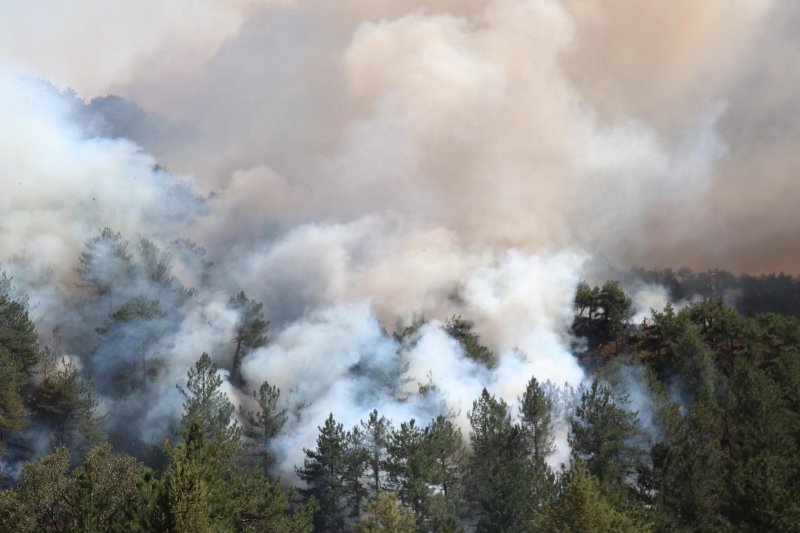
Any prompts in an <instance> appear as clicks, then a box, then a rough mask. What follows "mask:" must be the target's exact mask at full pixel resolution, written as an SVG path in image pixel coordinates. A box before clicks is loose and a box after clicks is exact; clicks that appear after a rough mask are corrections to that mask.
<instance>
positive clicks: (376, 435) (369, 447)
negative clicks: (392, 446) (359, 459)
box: [361, 410, 392, 494]
mask: <svg viewBox="0 0 800 533" xmlns="http://www.w3.org/2000/svg"><path fill="white" fill-rule="evenodd" d="M361 429H362V433H363V435H364V441H363V444H364V446H365V447H366V451H367V454H368V456H369V458H368V460H367V461H368V463H369V474H370V484H371V488H372V493H373V494H377V493H378V492H380V491H381V490H382V489H383V488H384V485H385V481H384V477H385V470H386V468H385V463H386V444H387V441H388V439H389V434H390V433H391V431H392V424H391V422H389V421H388V420H387V419H386V417H383V416H381V417H379V416H378V411H377V410H374V411H372V412H371V413H370V414H369V417H368V418H367V421H366V422H364V421H362V422H361Z"/></svg>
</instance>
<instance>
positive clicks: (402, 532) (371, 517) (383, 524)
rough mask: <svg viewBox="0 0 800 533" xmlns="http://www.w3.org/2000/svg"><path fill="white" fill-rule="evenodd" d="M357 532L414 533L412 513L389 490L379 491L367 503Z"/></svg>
mask: <svg viewBox="0 0 800 533" xmlns="http://www.w3.org/2000/svg"><path fill="white" fill-rule="evenodd" d="M356 531H357V532H358V533H380V532H382V531H385V532H391V533H414V531H416V529H415V527H414V513H412V512H411V510H410V509H408V508H406V507H404V506H403V505H402V504H401V503H400V501H399V500H398V498H397V496H396V495H395V494H393V493H391V492H383V493H379V494H377V495H376V496H375V499H374V500H373V501H371V502H370V503H369V504H367V506H366V509H364V516H363V517H362V518H361V520H359V522H358V527H357V528H356Z"/></svg>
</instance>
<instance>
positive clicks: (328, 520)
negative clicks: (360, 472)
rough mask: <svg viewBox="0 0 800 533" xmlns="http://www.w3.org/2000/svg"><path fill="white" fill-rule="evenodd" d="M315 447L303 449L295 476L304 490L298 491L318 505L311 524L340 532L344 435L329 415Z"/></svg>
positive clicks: (343, 473)
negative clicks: (303, 459)
mask: <svg viewBox="0 0 800 533" xmlns="http://www.w3.org/2000/svg"><path fill="white" fill-rule="evenodd" d="M319 430H320V434H319V436H318V437H317V447H316V449H314V450H307V449H304V450H303V451H304V452H305V454H306V459H305V461H304V463H303V466H302V468H298V469H297V475H298V476H299V477H300V479H302V480H303V481H305V482H306V484H307V485H308V487H307V488H306V489H303V490H301V492H302V493H303V494H304V495H305V496H306V497H313V498H314V499H315V500H316V502H317V505H318V509H317V512H316V513H315V515H314V525H315V527H316V528H317V529H319V530H322V531H342V530H343V529H344V523H345V515H346V514H347V513H346V512H344V510H345V506H346V493H345V488H344V484H345V483H344V479H345V475H346V471H347V433H346V432H345V431H344V428H343V427H342V425H341V424H337V423H336V421H335V420H334V419H333V415H332V414H331V415H330V416H329V417H328V418H327V419H326V420H325V424H324V425H323V426H322V427H320V428H319Z"/></svg>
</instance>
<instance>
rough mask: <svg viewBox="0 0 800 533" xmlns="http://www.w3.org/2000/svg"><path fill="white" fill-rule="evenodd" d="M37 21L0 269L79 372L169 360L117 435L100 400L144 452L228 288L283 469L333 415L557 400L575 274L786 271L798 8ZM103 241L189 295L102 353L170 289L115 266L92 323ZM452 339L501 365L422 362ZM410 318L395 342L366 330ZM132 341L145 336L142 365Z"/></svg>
mask: <svg viewBox="0 0 800 533" xmlns="http://www.w3.org/2000/svg"><path fill="white" fill-rule="evenodd" d="M44 4H52V5H50V8H53V9H50V11H49V12H50V13H54V14H53V15H52V16H49V17H46V24H40V23H39V21H40V18H41V17H40V16H39V11H37V9H39V8H41V5H40V4H37V5H38V6H39V7H38V8H37V7H35V6H34V4H31V3H18V4H16V5H14V6H13V7H8V8H4V9H7V11H6V12H5V13H4V16H3V17H0V43H2V44H3V46H0V50H2V52H1V53H0V158H2V160H3V161H4V165H3V168H0V186H2V191H3V194H2V195H0V261H2V264H3V267H4V268H5V269H6V270H7V271H8V272H9V273H10V274H11V275H13V276H14V278H15V283H16V285H17V288H18V289H19V290H21V291H25V292H28V293H29V294H30V296H31V303H32V307H33V312H34V315H35V316H36V317H37V320H38V321H39V326H40V331H41V332H42V333H43V334H44V335H45V337H46V336H47V335H48V334H49V332H50V331H51V330H52V328H54V327H55V326H61V330H62V332H63V333H62V334H63V335H65V339H66V341H65V342H66V346H65V348H64V349H65V351H68V352H70V353H72V354H75V355H76V356H78V357H79V358H80V359H81V360H82V361H83V362H84V364H85V365H87V366H86V367H85V370H86V371H87V372H97V373H102V368H103V367H102V365H101V364H100V361H103V362H108V361H112V362H114V361H116V359H115V358H124V357H125V356H124V354H123V352H124V351H125V350H116V351H115V350H113V349H111V348H112V347H113V346H114V344H113V343H111V340H109V339H113V340H114V343H119V342H127V343H129V345H130V346H129V348H130V349H129V350H128V351H129V352H130V353H134V354H136V357H141V358H143V359H146V358H147V357H152V358H153V359H154V360H155V359H158V360H161V361H163V362H164V366H163V368H161V370H160V371H159V373H158V374H157V375H156V377H155V378H153V379H152V380H151V381H149V382H147V381H146V378H143V379H145V381H146V384H145V388H143V389H142V390H141V391H140V392H139V393H138V394H139V397H138V399H137V401H138V402H139V404H140V405H139V406H137V407H131V406H135V405H136V403H137V402H135V401H126V402H119V401H117V400H116V399H115V398H114V397H113V394H111V393H110V392H105V393H104V401H105V403H106V407H107V409H108V410H109V412H111V411H112V410H113V409H118V410H119V409H122V410H124V412H125V413H127V414H126V415H125V416H124V417H121V420H123V421H122V422H121V423H123V424H124V423H126V422H127V421H129V420H136V421H138V422H139V423H140V431H141V432H142V433H143V434H144V436H145V438H146V439H157V438H158V437H159V435H161V434H163V432H166V431H168V428H169V425H170V424H171V423H172V422H174V420H175V417H176V416H177V414H178V413H179V412H180V409H181V406H180V397H179V395H178V394H177V391H176V390H175V389H174V385H175V383H176V382H177V381H179V380H180V379H181V377H182V376H184V375H185V372H186V369H187V368H188V366H189V365H190V364H191V363H192V362H193V361H194V360H196V359H197V357H198V356H199V354H200V353H201V352H203V351H207V352H209V353H211V354H212V355H213V357H214V358H215V359H216V360H217V362H218V363H219V364H220V365H222V366H228V365H229V362H230V361H229V358H230V356H231V339H232V337H233V328H234V325H235V322H236V315H235V313H233V312H232V311H231V310H230V309H228V307H227V306H226V303H227V299H228V297H229V296H230V295H232V294H233V293H235V292H237V291H239V290H241V289H244V290H246V291H247V293H248V295H249V296H251V297H254V298H256V299H258V300H260V301H263V302H264V303H265V306H266V310H267V315H268V318H269V319H270V320H271V321H272V326H273V327H272V342H271V343H270V344H269V345H268V346H267V347H265V348H262V349H260V350H258V351H257V352H255V353H253V354H251V355H250V356H249V357H248V359H247V360H246V361H245V364H244V366H243V374H244V377H245V378H246V379H247V380H248V387H250V386H253V385H255V386H257V384H258V383H259V382H260V381H261V380H263V379H267V380H269V381H270V382H271V383H274V384H277V385H279V386H280V387H281V389H282V390H283V391H284V400H285V402H286V405H287V407H289V408H290V413H291V416H292V418H291V420H290V422H289V424H288V426H289V427H291V428H292V431H291V432H290V433H289V434H286V435H283V436H282V437H281V439H279V441H278V443H277V444H278V448H279V450H278V453H279V458H280V460H281V464H282V466H283V467H284V468H286V469H288V468H289V467H290V465H291V464H292V463H293V462H297V461H298V455H297V452H298V450H300V449H301V448H302V446H309V445H311V444H312V441H313V435H314V433H315V431H316V426H317V425H319V424H320V423H321V422H322V420H323V419H324V417H325V415H327V413H328V412H329V411H334V414H335V415H336V416H339V417H341V418H342V421H343V422H345V423H346V424H352V423H354V422H355V421H357V420H358V419H359V418H362V417H364V416H365V415H366V413H367V412H369V411H370V410H371V409H373V408H375V407H377V408H379V409H380V410H381V411H382V412H383V413H384V414H386V415H390V416H392V417H393V418H396V419H398V420H399V419H403V418H407V417H410V416H414V417H417V418H420V419H425V418H427V417H431V416H433V415H434V414H436V413H437V412H441V411H442V410H443V409H449V410H452V411H453V412H454V413H458V416H457V418H458V419H459V420H460V422H461V423H462V424H464V423H465V415H466V411H467V410H468V409H469V408H470V403H471V401H472V400H473V399H474V398H476V397H477V396H478V395H479V393H480V389H481V388H482V387H484V386H486V387H488V388H489V389H490V391H491V392H493V393H495V394H499V395H501V396H502V397H504V398H505V399H506V400H508V401H510V402H511V403H514V402H515V400H516V396H518V395H519V394H521V391H522V388H523V387H524V384H525V382H526V381H527V379H528V378H529V377H530V376H531V375H536V376H537V377H538V378H539V379H541V380H547V379H549V380H551V381H553V382H554V383H558V384H561V383H564V382H568V383H570V384H572V385H577V384H578V383H580V381H581V380H582V379H583V373H582V371H581V369H580V367H579V366H578V365H577V363H576V360H575V358H574V356H573V355H572V354H571V349H570V346H571V339H569V337H568V335H567V333H566V331H567V326H568V325H569V323H570V321H571V319H572V296H573V291H574V287H575V285H576V284H577V282H578V280H579V279H580V278H582V277H586V276H587V275H590V274H591V273H590V270H591V268H592V265H593V264H594V263H593V258H595V257H597V256H599V255H605V256H608V257H612V258H614V260H616V261H618V262H619V263H621V264H623V265H624V264H640V265H644V266H652V265H657V266H677V265H678V264H683V263H687V264H690V265H691V266H695V267H705V266H723V267H726V268H729V269H749V270H751V271H752V270H755V271H757V270H763V269H776V268H782V269H786V270H792V271H793V270H794V269H795V267H794V264H795V259H796V258H795V257H794V256H793V254H794V252H787V253H783V254H777V253H775V250H778V249H781V250H797V249H800V247H797V246H796V244H797V242H796V240H797V235H800V232H798V231H797V229H798V228H797V227H796V224H794V223H793V222H791V221H792V220H795V219H796V217H792V216H787V212H788V211H787V210H788V209H790V208H791V206H793V205H794V204H796V203H797V201H798V200H800V198H798V197H797V195H798V193H797V189H796V187H794V180H793V179H792V177H793V168H795V167H796V166H797V165H796V163H797V160H796V158H797V155H796V150H795V149H794V145H795V143H794V142H793V139H794V138H795V137H796V135H794V133H795V129H796V126H794V125H793V124H794V121H792V120H791V118H790V117H793V116H794V115H793V112H794V111H795V110H796V109H797V99H796V96H795V95H793V94H792V95H790V94H787V93H786V92H785V87H792V86H794V85H795V84H791V83H786V77H787V76H796V74H797V72H796V70H797V67H796V66H794V65H795V64H796V62H792V61H787V60H786V58H788V57H793V52H796V49H797V47H798V44H800V39H798V37H797V36H796V34H795V32H793V31H792V28H793V26H792V24H791V21H792V20H796V19H797V17H798V16H800V9H798V8H796V7H795V6H794V5H793V4H789V3H782V4H774V5H773V3H772V2H769V1H766V0H736V1H726V0H714V1H709V2H702V3H699V2H692V1H689V0H686V1H683V0H681V1H679V2H648V3H642V4H640V5H637V6H636V7H635V8H631V6H630V4H629V3H628V2H622V1H620V0H601V1H597V2H591V3H589V2H584V1H582V0H562V1H557V0H470V1H463V0H461V1H458V2H456V1H453V0H437V1H434V2H426V3H424V5H423V4H422V3H420V2H415V1H411V0H394V1H388V0H383V1H375V2H360V1H354V0H345V1H342V2H337V3H336V4H332V3H330V2H323V1H318V0H296V1H288V0H287V1H284V2H278V1H274V2H270V1H261V2H259V1H256V0H252V1H250V0H239V1H224V0H203V1H200V2H196V1H193V2H183V1H181V2H175V3H170V5H169V7H166V6H165V5H164V4H163V3H160V2H122V3H115V6H114V8H113V10H112V9H111V8H109V7H108V6H107V5H106V4H105V3H103V2H94V1H89V0H87V1H85V2H80V3H79V9H78V8H76V6H75V5H72V6H71V7H70V8H69V9H70V11H69V12H67V11H65V10H66V9H68V8H66V7H65V6H62V5H61V4H59V5H58V6H56V5H55V4H56V3H55V2H45V3H44ZM56 7H57V9H56ZM54 9H56V10H55V11H54ZM72 10H74V11H72ZM97 20H102V21H104V23H103V24H95V23H94V22H92V21H97ZM776 21H777V22H780V23H779V24H776ZM34 22H35V25H34ZM34 26H35V28H34ZM21 76H27V78H25V79H23V78H21ZM30 77H39V78H42V79H46V80H50V81H52V82H53V83H54V84H55V85H56V86H57V87H59V88H61V89H62V90H63V89H64V88H67V87H73V88H75V89H76V90H77V95H76V94H71V93H63V92H58V90H56V89H53V88H52V87H51V86H48V85H47V84H46V83H39V82H33V81H26V80H30ZM109 93H113V94H116V95H119V97H121V98H117V97H113V98H98V99H96V100H94V101H91V102H90V100H91V99H92V98H95V97H103V96H105V95H106V94H109ZM776 117H779V118H780V120H776V119H775V118H776ZM787 117H789V118H787ZM159 165H163V166H159ZM164 167H166V169H168V170H164ZM767 207H769V209H768V210H767V209H766V208H767ZM793 224H794V225H793ZM103 227H110V228H112V229H113V230H114V231H119V232H120V233H121V234H122V236H123V238H124V239H128V240H129V241H130V248H131V250H132V253H133V261H135V262H138V263H137V264H142V265H145V264H146V263H147V257H146V254H145V255H143V254H144V252H142V250H140V248H139V247H140V244H139V239H140V238H147V239H150V240H151V241H152V242H153V243H154V244H155V245H156V246H157V247H158V249H159V253H161V252H164V253H169V254H170V255H169V263H170V266H171V271H172V273H173V274H174V275H175V277H176V279H175V280H173V281H172V282H170V283H172V285H169V287H170V288H169V290H170V291H173V292H174V291H177V292H174V294H176V295H179V294H181V293H180V290H179V289H180V288H181V287H183V286H186V287H195V288H198V289H200V290H199V291H198V293H197V294H195V295H192V296H188V297H187V298H188V300H186V299H181V298H179V297H178V296H175V298H174V299H173V300H163V299H162V300H161V304H162V307H164V306H166V304H169V308H168V309H165V310H164V311H165V312H164V314H163V316H161V315H159V317H160V318H159V319H158V320H155V319H148V320H149V321H143V322H140V323H136V324H128V325H126V326H125V327H126V328H127V329H125V330H124V331H121V332H117V333H119V335H118V336H114V335H117V333H114V332H115V331H116V330H113V328H112V329H109V330H108V331H109V332H110V333H108V334H107V335H106V337H102V336H100V337H98V334H96V333H95V332H94V328H95V327H103V324H104V320H105V319H106V318H107V317H108V315H109V313H110V312H112V311H113V310H114V309H115V305H117V306H118V305H119V302H121V301H123V300H124V298H125V297H127V296H129V295H130V294H133V293H134V292H135V293H136V294H145V295H150V296H152V297H156V296H157V297H158V298H162V296H161V295H163V294H164V291H165V289H164V287H165V285H164V283H163V280H162V282H154V281H153V278H152V276H150V275H149V274H147V272H148V271H147V269H146V267H144V266H139V267H136V269H138V270H136V269H134V270H136V273H135V274H133V275H131V277H130V279H129V280H128V281H127V282H125V283H121V282H120V283H121V285H123V287H120V288H119V289H118V290H119V294H111V295H109V296H108V297H104V298H100V299H93V300H91V302H92V303H91V304H87V303H86V302H89V301H90V300H87V291H86V289H85V288H80V287H78V286H77V285H78V277H77V269H78V266H79V264H78V257H79V255H80V253H81V251H82V250H83V248H84V245H85V243H86V241H87V240H88V239H90V238H92V237H94V236H96V235H97V231H98V230H99V229H100V228H103ZM767 237H769V238H767ZM183 238H185V239H188V240H189V241H178V239H183ZM191 241H193V242H196V243H198V244H199V246H201V247H204V248H205V250H202V251H201V250H200V249H199V248H198V247H193V246H192V245H190V244H188V242H191ZM202 252H207V253H206V254H205V255H203V253H202ZM164 257H166V256H164ZM126 283H127V285H126ZM126 287H127V288H126ZM126 291H127V292H126ZM170 294H172V293H170ZM636 296H637V304H638V305H639V306H640V307H641V308H642V309H643V310H644V311H646V308H647V307H649V306H650V305H653V303H652V302H657V301H660V299H659V294H658V293H657V289H652V288H646V287H645V288H643V289H642V291H640V293H637V295H636ZM114 302H116V304H115V303H114ZM75 309H80V312H75V311H74V310H75ZM452 314H462V315H464V316H465V317H466V318H468V319H470V320H472V321H473V322H474V323H475V324H476V327H477V329H478V331H479V332H480V333H481V335H482V336H483V339H484V340H485V341H486V342H487V344H488V345H489V346H490V347H491V348H492V349H493V350H494V351H495V352H496V354H497V355H498V360H499V364H498V366H497V368H495V369H493V370H491V371H489V370H486V369H485V368H483V367H479V366H477V365H475V364H474V363H472V362H471V361H469V360H468V359H466V358H465V357H464V355H463V353H461V352H460V349H459V347H458V345H457V343H455V342H454V341H453V340H452V339H450V338H449V337H447V335H445V334H444V333H443V330H442V325H441V323H440V322H439V321H438V320H441V319H444V318H446V317H448V316H450V315H452ZM419 317H424V318H425V319H427V323H426V324H425V325H424V326H423V327H422V328H421V329H420V330H419V331H418V332H417V334H416V336H415V337H414V342H413V343H412V342H410V341H406V342H404V343H403V344H398V342H397V341H395V340H394V339H393V338H392V337H391V336H390V335H389V334H387V333H386V331H384V328H389V329H391V328H393V327H395V326H396V325H403V324H408V323H410V322H411V321H412V320H414V319H415V318H419ZM136 328H139V329H136ZM147 328H161V329H159V330H158V331H160V332H162V335H161V336H160V340H159V341H158V342H157V343H150V344H147V345H146V346H145V343H144V342H143V341H142V340H141V338H143V337H147V336H148V332H152V331H153V330H152V329H147ZM131 343H132V344H131ZM104 350H105V351H104ZM127 363H130V364H133V363H134V362H133V361H127ZM112 366H113V365H112ZM429 379H432V380H433V381H434V382H435V384H436V391H435V394H433V395H427V396H426V395H420V394H419V392H418V387H419V384H420V383H423V384H424V383H427V382H428V380H429ZM101 392H103V391H102V390H101ZM230 394H231V397H232V398H233V399H235V400H236V401H237V402H239V401H247V399H246V398H239V394H240V393H238V392H237V391H235V390H233V389H232V388H231V389H230ZM122 403H124V405H122ZM126 409H127V410H126ZM120 412H121V411H120Z"/></svg>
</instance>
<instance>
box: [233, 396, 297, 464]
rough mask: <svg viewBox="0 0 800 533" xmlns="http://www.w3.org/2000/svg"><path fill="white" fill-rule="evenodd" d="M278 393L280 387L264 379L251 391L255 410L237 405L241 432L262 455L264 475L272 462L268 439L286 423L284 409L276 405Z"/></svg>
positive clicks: (257, 452) (256, 451)
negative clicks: (257, 387)
mask: <svg viewBox="0 0 800 533" xmlns="http://www.w3.org/2000/svg"><path fill="white" fill-rule="evenodd" d="M280 395H281V391H280V389H278V388H277V387H274V386H272V385H270V384H269V383H267V382H266V381H265V382H264V383H262V384H261V387H259V389H258V393H256V391H253V399H254V400H255V402H256V405H257V407H258V408H257V409H256V410H255V411H251V410H246V409H245V408H244V407H243V406H241V405H240V406H239V410H240V412H241V415H242V418H243V421H244V427H243V433H244V435H245V436H246V437H248V438H249V439H251V440H252V442H253V449H254V450H255V453H256V455H260V456H261V457H262V461H261V462H262V467H263V469H264V475H267V469H268V468H269V466H270V464H271V463H272V456H271V455H270V453H269V445H270V441H271V440H272V438H273V437H274V436H275V435H277V434H278V432H279V431H280V430H281V428H283V425H284V424H285V423H286V409H281V408H279V407H278V400H279V398H280Z"/></svg>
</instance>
